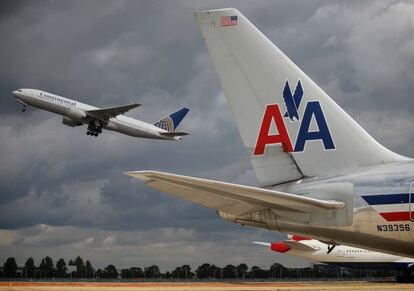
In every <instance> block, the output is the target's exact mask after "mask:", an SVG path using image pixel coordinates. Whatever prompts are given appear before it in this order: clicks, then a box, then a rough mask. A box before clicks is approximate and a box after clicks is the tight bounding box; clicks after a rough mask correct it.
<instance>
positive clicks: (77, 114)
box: [65, 108, 86, 120]
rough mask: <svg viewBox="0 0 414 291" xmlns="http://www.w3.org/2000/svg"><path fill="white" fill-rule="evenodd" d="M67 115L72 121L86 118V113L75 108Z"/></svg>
mask: <svg viewBox="0 0 414 291" xmlns="http://www.w3.org/2000/svg"><path fill="white" fill-rule="evenodd" d="M65 115H66V116H67V117H69V118H70V119H72V120H81V119H83V118H85V117H86V114H85V112H83V111H82V110H78V109H73V108H71V109H69V110H68V111H67V112H66V114H65Z"/></svg>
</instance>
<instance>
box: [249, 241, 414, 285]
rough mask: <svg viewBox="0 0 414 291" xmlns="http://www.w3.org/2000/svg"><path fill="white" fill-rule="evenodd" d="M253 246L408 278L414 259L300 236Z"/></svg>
mask: <svg viewBox="0 0 414 291" xmlns="http://www.w3.org/2000/svg"><path fill="white" fill-rule="evenodd" d="M253 243H255V244H258V245H263V246H267V247H269V248H270V250H272V251H275V252H278V253H282V254H287V255H291V256H295V257H299V258H302V259H306V260H310V261H313V262H320V263H324V264H329V265H336V266H339V267H345V268H357V269H358V268H359V269H382V270H385V269H387V270H400V271H405V272H404V273H405V274H406V275H408V274H409V273H411V272H412V271H413V267H414V259H412V258H404V257H401V256H395V255H390V254H385V253H380V252H375V251H371V250H366V249H360V248H354V247H349V246H334V245H329V244H325V243H323V242H320V241H318V240H316V239H311V238H306V237H301V236H297V235H289V236H288V239H287V240H284V241H279V242H273V243H268V242H253ZM407 277H408V276H407Z"/></svg>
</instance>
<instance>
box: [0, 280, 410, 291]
mask: <svg viewBox="0 0 414 291" xmlns="http://www.w3.org/2000/svg"><path fill="white" fill-rule="evenodd" d="M400 289H404V290H414V284H398V283H377V282H361V281H359V282H354V281H352V282H350V281H332V282H327V281H323V282H160V283H158V282H140V283H135V282H133V283H90V282H88V283H81V282H63V283H62V282H0V291H1V290H15V291H39V290H47V291H92V290H99V291H107V290H108V291H109V290H111V291H112V290H113V291H121V290H131V291H132V290H144V291H150V290H154V291H159V290H167V291H227V290H228V291H230V290H232V291H257V290H376V291H379V290H400Z"/></svg>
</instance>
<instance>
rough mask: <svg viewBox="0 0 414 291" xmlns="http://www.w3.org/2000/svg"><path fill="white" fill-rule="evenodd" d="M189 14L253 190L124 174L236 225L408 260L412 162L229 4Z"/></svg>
mask: <svg viewBox="0 0 414 291" xmlns="http://www.w3.org/2000/svg"><path fill="white" fill-rule="evenodd" d="M195 18H196V20H197V22H198V24H199V25H200V28H201V33H202V35H203V38H204V40H205V42H206V44H207V48H208V50H209V52H210V55H211V57H212V59H213V63H214V66H215V69H216V71H217V73H218V76H219V79H220V82H221V85H222V88H223V91H224V93H225V96H226V99H227V101H228V103H229V105H230V108H231V110H232V113H233V116H234V118H235V120H236V123H237V126H238V130H239V132H240V135H241V139H242V142H243V144H244V146H245V148H246V151H247V153H248V155H249V157H250V160H251V163H252V166H253V169H254V171H255V174H256V176H257V179H258V182H259V185H260V188H258V187H249V186H244V185H239V184H231V183H225V182H221V181H214V180H206V179H200V178H195V177H189V176H182V175H175V174H171V173H164V172H157V171H133V172H127V173H125V174H127V175H130V176H132V177H135V178H137V179H140V180H144V181H146V186H148V187H151V188H154V189H158V190H159V191H162V192H166V193H168V194H171V195H173V196H176V197H179V198H182V199H185V200H189V201H193V202H195V203H198V204H201V205H203V206H206V207H209V208H212V209H215V210H216V211H217V214H218V215H219V216H220V217H221V218H223V219H225V220H229V221H232V222H235V223H238V224H241V225H246V226H253V227H259V228H264V229H270V230H274V231H279V232H283V233H295V234H297V235H301V236H305V237H312V238H315V239H317V240H320V241H323V242H325V243H328V244H331V245H342V244H344V245H350V246H354V247H358V248H363V249H370V250H376V251H379V252H384V253H390V254H395V255H399V256H403V257H414V223H413V221H414V161H413V160H412V159H410V158H407V157H404V156H401V155H398V154H396V153H394V152H392V151H390V150H388V149H387V148H385V147H384V146H382V145H380V144H379V143H378V142H377V141H376V140H374V138H372V137H371V136H370V135H369V134H368V133H367V132H366V131H365V130H364V129H363V128H362V127H361V126H359V125H358V124H357V123H356V122H355V121H354V120H353V119H352V118H351V117H350V116H349V115H348V114H347V113H346V112H345V111H344V110H343V109H342V108H340V107H339V106H338V105H337V104H336V103H335V102H334V101H333V100H332V99H331V98H330V97H329V96H328V95H327V94H326V93H325V92H324V91H323V90H322V89H321V88H319V87H318V86H317V85H316V84H315V83H314V82H313V81H312V80H311V79H310V78H309V77H308V76H307V75H306V74H305V73H304V72H303V71H302V70H300V69H299V68H298V67H297V66H296V65H295V64H294V63H293V62H292V61H291V60H290V59H289V58H288V57H287V56H286V55H284V54H283V53H282V52H281V51H280V50H279V49H278V48H277V47H276V46H275V45H274V44H273V43H272V42H271V41H270V40H269V39H267V38H266V37H265V36H264V35H263V34H262V33H261V32H260V31H259V30H258V29H257V28H256V27H255V26H254V25H253V24H252V23H251V22H250V21H249V20H248V19H246V18H245V17H244V16H243V15H242V14H241V13H240V12H239V11H237V10H236V9H233V8H229V9H218V10H208V11H199V12H195Z"/></svg>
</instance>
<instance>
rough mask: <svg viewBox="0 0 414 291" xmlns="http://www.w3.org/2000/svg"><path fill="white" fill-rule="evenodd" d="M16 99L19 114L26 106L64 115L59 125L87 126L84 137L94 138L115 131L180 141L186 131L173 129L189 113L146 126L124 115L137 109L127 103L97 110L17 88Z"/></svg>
mask: <svg viewBox="0 0 414 291" xmlns="http://www.w3.org/2000/svg"><path fill="white" fill-rule="evenodd" d="M12 94H13V95H14V97H15V98H16V100H17V101H18V102H19V103H21V104H22V105H23V109H22V111H23V112H25V111H26V107H27V105H31V106H33V107H37V108H40V109H43V110H46V111H50V112H53V113H57V114H59V115H62V116H63V120H62V123H63V124H65V125H68V126H71V127H75V126H80V125H83V124H87V125H88V130H87V132H86V134H87V135H90V136H95V137H97V136H98V135H99V134H100V133H102V129H103V128H105V129H108V130H113V131H117V132H120V133H123V134H126V135H130V136H133V137H142V138H153V139H165V140H181V139H182V137H183V136H184V135H187V133H185V132H176V131H175V129H176V128H177V126H178V125H179V124H180V122H181V121H182V120H183V118H184V117H185V115H186V114H187V113H188V111H189V109H188V108H185V107H183V108H181V109H180V110H178V111H176V112H174V113H172V114H171V115H169V116H166V117H164V118H163V119H161V120H160V121H158V122H156V123H155V124H149V123H146V122H143V121H140V120H137V119H134V118H131V117H127V116H125V115H123V114H124V113H126V112H127V111H129V110H131V109H133V108H136V107H138V106H140V104H136V103H134V104H130V105H126V106H119V107H110V108H98V107H94V106H91V105H88V104H85V103H81V102H78V101H76V100H72V99H69V98H65V97H62V96H58V95H55V94H52V93H48V92H45V91H40V90H35V89H18V90H15V91H13V92H12Z"/></svg>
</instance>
